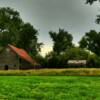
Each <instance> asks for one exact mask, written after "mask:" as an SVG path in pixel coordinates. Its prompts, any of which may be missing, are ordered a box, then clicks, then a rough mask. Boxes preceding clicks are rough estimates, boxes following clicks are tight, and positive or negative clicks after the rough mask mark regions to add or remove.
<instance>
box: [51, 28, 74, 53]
mask: <svg viewBox="0 0 100 100" xmlns="http://www.w3.org/2000/svg"><path fill="white" fill-rule="evenodd" d="M49 34H50V37H51V38H52V40H53V43H54V45H53V51H54V52H56V53H57V54H60V53H62V52H64V51H66V49H68V48H70V47H72V46H73V44H72V40H73V37H72V35H71V34H69V33H68V32H67V31H65V30H64V29H59V32H58V33H57V32H52V31H50V32H49Z"/></svg>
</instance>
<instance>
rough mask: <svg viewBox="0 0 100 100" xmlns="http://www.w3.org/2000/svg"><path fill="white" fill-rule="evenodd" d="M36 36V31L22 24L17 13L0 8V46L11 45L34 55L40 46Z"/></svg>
mask: <svg viewBox="0 0 100 100" xmlns="http://www.w3.org/2000/svg"><path fill="white" fill-rule="evenodd" d="M37 35H38V31H37V30H36V29H35V28H34V27H33V26H32V25H31V24H30V23H24V22H23V21H22V19H21V18H20V14H19V12H17V11H15V10H13V9H11V8H9V7H7V8H5V7H3V8H0V46H2V47H4V46H7V45H8V44H13V45H16V46H18V47H20V48H23V49H25V50H26V51H27V52H29V53H30V54H32V55H35V54H37V53H38V48H39V46H40V45H39V44H40V43H38V38H37Z"/></svg>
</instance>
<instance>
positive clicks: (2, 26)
mask: <svg viewBox="0 0 100 100" xmlns="http://www.w3.org/2000/svg"><path fill="white" fill-rule="evenodd" d="M21 24H23V22H22V19H21V18H20V16H19V13H18V12H17V11H14V10H13V9H11V8H9V7H7V8H0V45H1V46H6V45H7V44H9V43H12V44H15V43H16V41H17V38H16V37H17V35H18V34H19V28H20V25H21Z"/></svg>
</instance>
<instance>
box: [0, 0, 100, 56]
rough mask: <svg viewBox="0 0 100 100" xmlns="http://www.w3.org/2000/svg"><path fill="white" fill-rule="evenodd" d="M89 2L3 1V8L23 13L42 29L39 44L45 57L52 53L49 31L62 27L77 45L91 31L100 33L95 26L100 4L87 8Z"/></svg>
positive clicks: (68, 0)
mask: <svg viewBox="0 0 100 100" xmlns="http://www.w3.org/2000/svg"><path fill="white" fill-rule="evenodd" d="M85 1H86V0H0V7H11V8H14V9H15V10H17V11H18V12H20V16H21V18H22V19H23V20H24V21H25V22H30V23H31V24H32V25H33V26H34V27H35V28H36V29H38V30H39V41H40V42H43V43H44V44H45V45H44V47H43V48H42V54H43V55H44V54H45V53H46V52H48V51H49V50H51V48H52V40H51V39H50V37H49V35H48V32H49V31H50V30H53V31H58V30H59V28H63V29H65V30H66V31H68V32H69V33H71V34H72V35H73V37H74V43H77V42H78V41H79V40H80V38H81V37H82V36H83V35H84V33H85V32H88V31H89V30H90V29H95V30H97V31H99V30H100V25H96V24H95V18H96V15H97V14H99V13H100V8H99V6H100V4H99V3H95V4H93V5H92V6H90V5H85Z"/></svg>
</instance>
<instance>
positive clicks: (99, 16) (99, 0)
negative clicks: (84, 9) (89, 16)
mask: <svg viewBox="0 0 100 100" xmlns="http://www.w3.org/2000/svg"><path fill="white" fill-rule="evenodd" d="M96 1H98V2H100V0H86V4H90V5H92V4H93V3H94V2H96ZM96 23H97V24H100V15H97V18H96Z"/></svg>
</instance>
